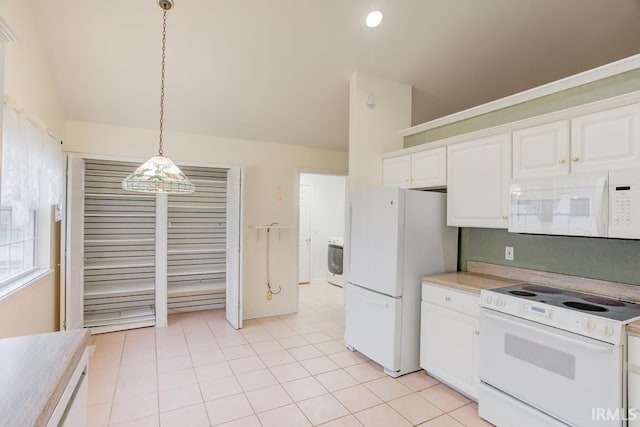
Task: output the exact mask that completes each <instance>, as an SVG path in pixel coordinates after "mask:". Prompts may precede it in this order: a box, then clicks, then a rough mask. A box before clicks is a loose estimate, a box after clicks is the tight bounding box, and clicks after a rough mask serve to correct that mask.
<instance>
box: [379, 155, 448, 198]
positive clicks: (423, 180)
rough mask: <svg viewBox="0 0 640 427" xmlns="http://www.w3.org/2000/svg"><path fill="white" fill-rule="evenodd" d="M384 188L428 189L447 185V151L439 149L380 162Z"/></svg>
mask: <svg viewBox="0 0 640 427" xmlns="http://www.w3.org/2000/svg"><path fill="white" fill-rule="evenodd" d="M382 169H383V184H384V186H385V187H400V188H429V187H444V186H446V185H447V149H446V147H439V148H436V149H433V150H424V151H419V152H417V153H411V154H404V155H401V156H396V157H390V158H386V159H384V160H383V161H382Z"/></svg>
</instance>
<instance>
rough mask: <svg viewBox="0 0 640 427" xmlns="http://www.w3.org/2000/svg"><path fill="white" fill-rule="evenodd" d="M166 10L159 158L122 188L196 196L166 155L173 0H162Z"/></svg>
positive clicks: (161, 3)
mask: <svg viewBox="0 0 640 427" xmlns="http://www.w3.org/2000/svg"><path fill="white" fill-rule="evenodd" d="M158 6H160V8H161V9H162V74H161V80H160V81H161V83H160V143H159V147H158V155H157V156H153V157H152V158H150V159H149V160H147V161H146V162H144V163H143V164H142V165H141V166H139V167H138V168H137V169H136V170H135V171H133V173H131V174H130V175H129V176H128V177H126V178H125V179H124V181H122V188H123V189H124V190H127V191H137V192H141V193H174V194H175V193H193V192H194V191H195V189H196V187H195V185H193V183H192V182H191V181H189V178H187V176H186V175H185V174H184V173H183V172H182V171H181V170H180V168H178V167H177V166H176V165H175V164H174V163H173V162H172V161H171V160H170V159H169V158H168V157H165V156H164V145H163V141H162V131H163V125H164V75H165V52H166V49H167V12H168V11H170V10H171V9H173V0H158Z"/></svg>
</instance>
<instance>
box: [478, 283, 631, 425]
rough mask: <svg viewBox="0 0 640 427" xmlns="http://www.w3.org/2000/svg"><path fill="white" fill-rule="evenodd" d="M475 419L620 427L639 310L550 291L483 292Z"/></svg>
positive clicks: (624, 303)
mask: <svg viewBox="0 0 640 427" xmlns="http://www.w3.org/2000/svg"><path fill="white" fill-rule="evenodd" d="M481 307H482V310H481V317H480V331H481V333H480V368H479V374H480V381H481V382H480V387H479V412H480V415H481V416H482V417H483V418H485V419H487V420H488V421H490V422H492V423H494V424H496V425H498V426H505V427H507V426H516V425H517V426H519V427H527V426H531V427H539V426H567V425H568V426H590V425H594V426H607V427H608V426H622V425H623V423H624V422H625V420H626V414H627V412H626V411H627V410H626V406H625V405H626V402H625V394H624V381H625V380H624V354H625V352H624V351H623V349H624V341H625V337H626V336H625V333H624V328H625V325H626V324H627V323H630V322H633V321H635V320H637V319H640V305H638V304H634V303H632V302H628V301H621V300H618V299H614V298H607V297H602V296H597V295H593V294H586V293H581V292H575V291H570V290H565V289H560V288H553V287H549V286H542V285H534V284H519V285H513V286H506V287H502V288H497V289H491V290H483V291H482V292H481Z"/></svg>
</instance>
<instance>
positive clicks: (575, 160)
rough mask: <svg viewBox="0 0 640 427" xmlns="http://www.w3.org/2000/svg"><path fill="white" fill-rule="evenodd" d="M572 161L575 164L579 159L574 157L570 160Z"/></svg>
mask: <svg viewBox="0 0 640 427" xmlns="http://www.w3.org/2000/svg"><path fill="white" fill-rule="evenodd" d="M571 160H572V161H574V162H577V161H578V160H580V157H578V156H574V157H572V158H571Z"/></svg>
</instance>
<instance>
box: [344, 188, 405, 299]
mask: <svg viewBox="0 0 640 427" xmlns="http://www.w3.org/2000/svg"><path fill="white" fill-rule="evenodd" d="M404 191H406V190H400V189H398V188H371V189H363V190H358V191H356V192H354V193H353V194H352V195H351V227H350V228H351V237H350V249H349V251H350V255H349V282H351V283H354V284H356V285H358V286H362V287H363V288H367V289H371V290H374V291H376V292H380V293H381V294H385V295H390V296H392V297H399V296H402V281H401V280H399V277H398V276H399V268H400V267H399V260H398V257H399V251H400V248H401V247H402V245H403V244H404V242H403V241H401V238H402V236H401V235H400V227H401V221H404V215H403V214H402V213H401V211H400V205H402V204H403V203H404Z"/></svg>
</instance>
